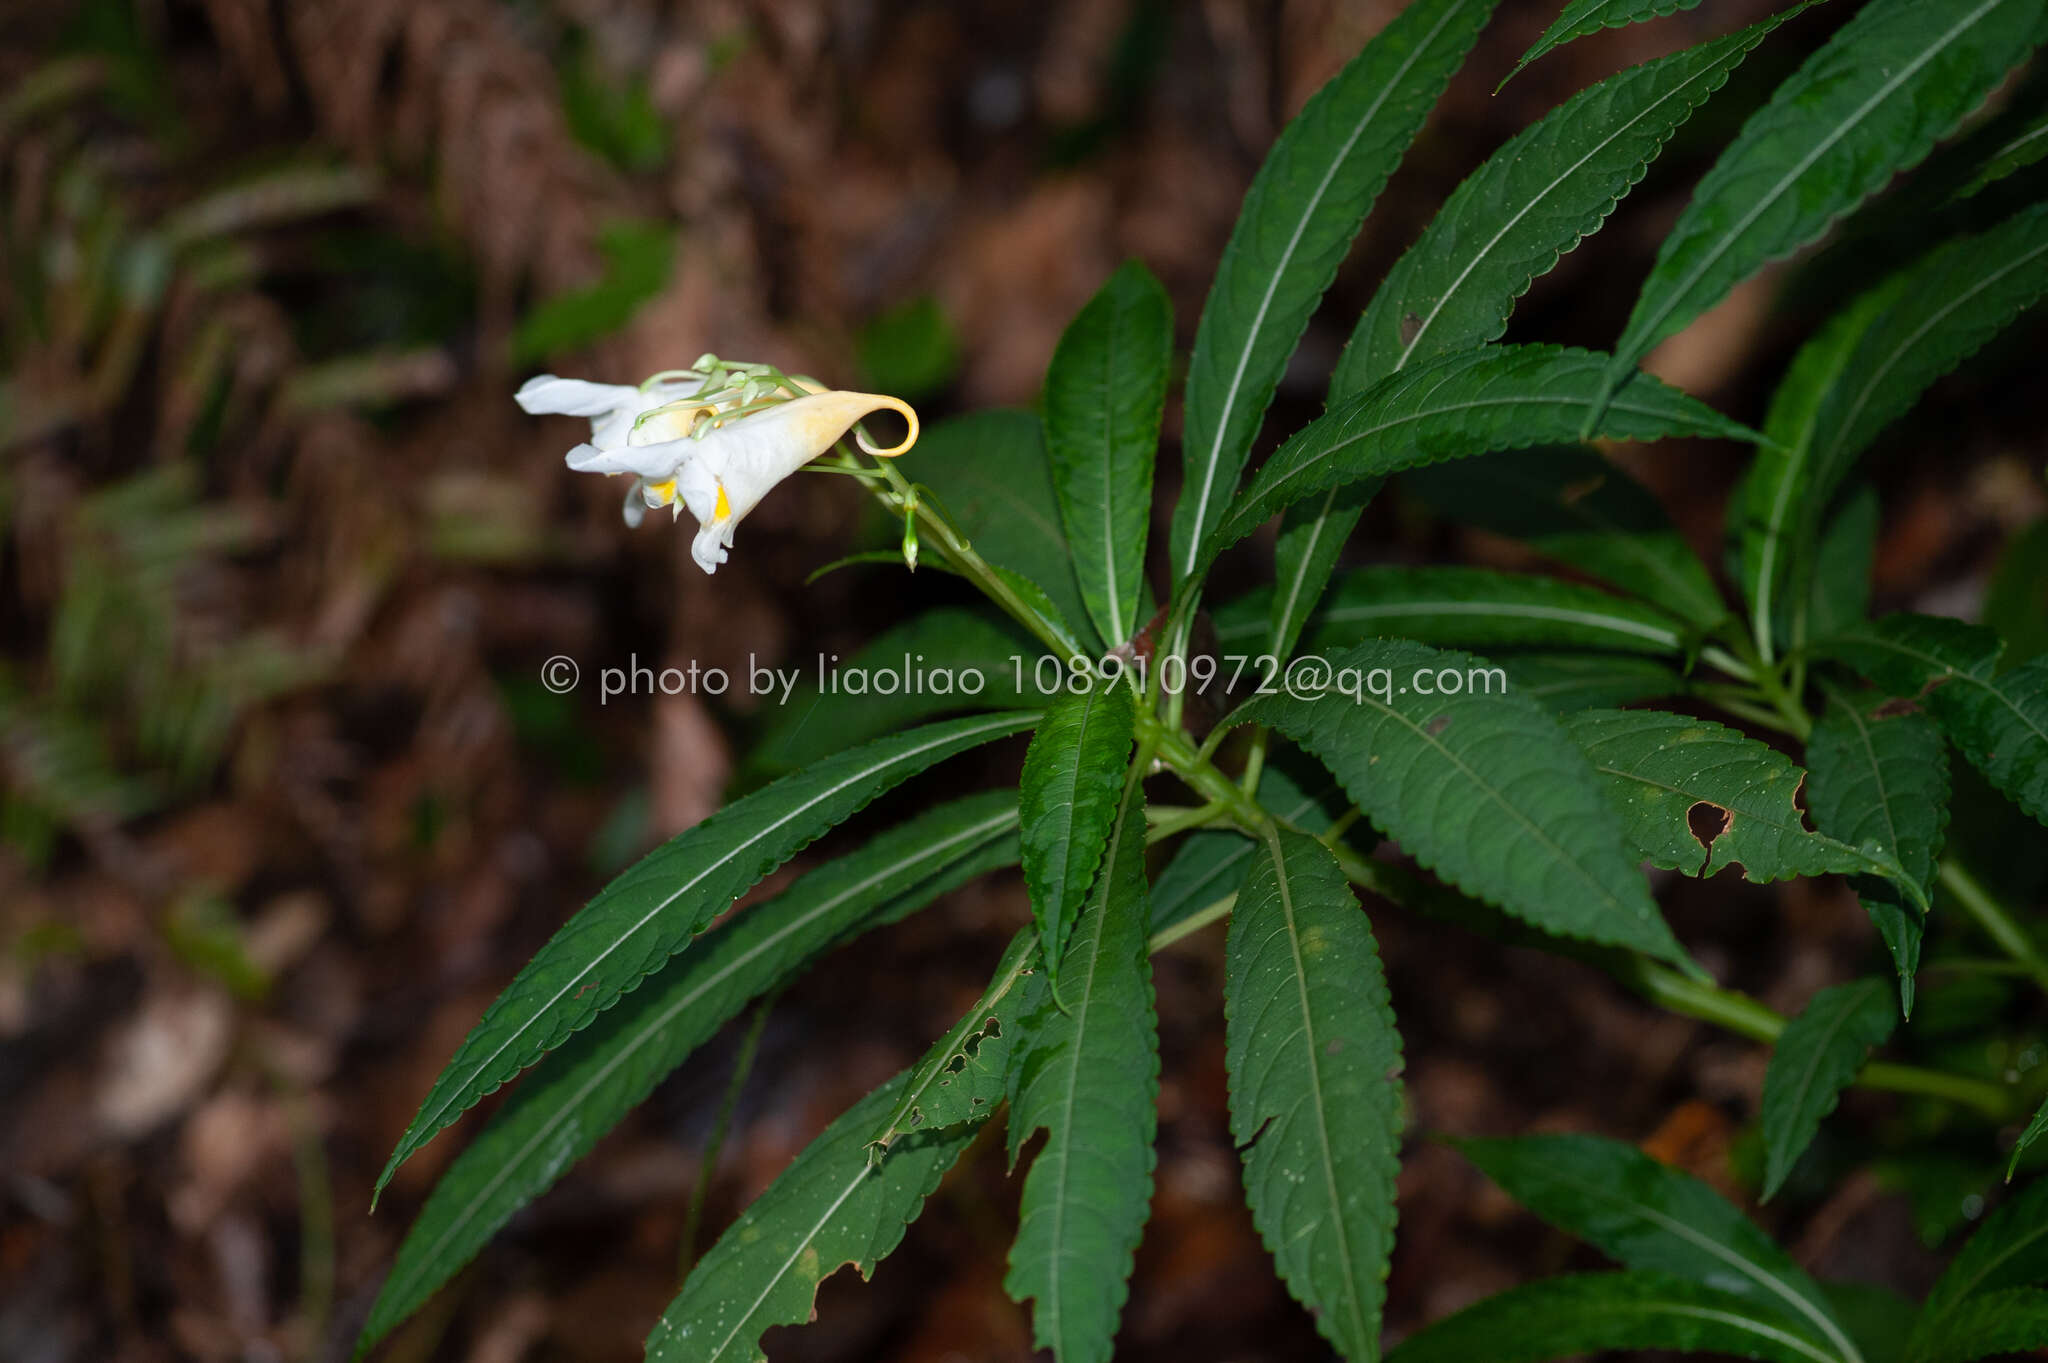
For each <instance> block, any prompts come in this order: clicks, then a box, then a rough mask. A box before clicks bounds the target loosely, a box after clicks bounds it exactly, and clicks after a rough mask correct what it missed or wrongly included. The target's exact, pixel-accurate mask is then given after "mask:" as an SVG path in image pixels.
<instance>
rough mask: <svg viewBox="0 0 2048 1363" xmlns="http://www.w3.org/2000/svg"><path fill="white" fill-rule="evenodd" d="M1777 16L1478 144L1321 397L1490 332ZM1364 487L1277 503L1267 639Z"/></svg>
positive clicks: (1324, 560)
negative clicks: (1285, 505)
mask: <svg viewBox="0 0 2048 1363" xmlns="http://www.w3.org/2000/svg"><path fill="white" fill-rule="evenodd" d="M1781 21H1782V16H1781V17H1780V18H1773V19H1767V20H1765V21H1764V22H1762V23H1760V24H1756V25H1754V26H1752V27H1750V28H1747V29H1745V30H1743V31H1742V32H1741V33H1737V34H1734V35H1732V36H1730V37H1727V38H1722V39H1720V40H1718V41H1716V42H1711V43H1706V44H1703V45H1702V46H1700V47H1697V48H1693V49H1691V50H1690V51H1686V52H1681V53H1678V54H1677V55H1675V56H1672V57H1666V58H1664V59H1662V60H1659V61H1654V62H1650V63H1648V64H1647V65H1644V66H1639V67H1636V68H1634V69H1632V70H1629V71H1624V72H1622V73H1621V74H1620V75H1617V76H1613V77H1610V78H1609V79H1607V80H1604V81H1602V82H1600V84H1598V85H1595V86H1594V87H1592V88H1591V89H1589V90H1585V91H1582V92H1580V93H1579V94H1578V95H1576V96H1574V97H1573V98H1571V99H1569V100H1567V101H1566V102H1565V103H1564V104H1563V105H1562V106H1560V107H1559V108H1557V109H1555V110H1553V111H1552V112H1551V113H1550V114H1549V115H1548V116H1546V117H1545V118H1544V119H1543V120H1542V122H1540V123H1538V124H1536V125H1535V126H1534V127H1532V128H1529V129H1528V130H1527V131H1525V132H1523V133H1522V134H1521V135H1520V136H1518V137H1516V138H1514V139H1513V140H1512V141H1510V142H1509V143H1508V144H1507V145H1506V146H1504V147H1502V148H1501V149H1500V150H1499V151H1498V152H1496V153H1494V155H1493V156H1492V157H1490V158H1488V160H1487V162H1486V164H1485V165H1483V166H1481V167H1480V168H1479V170H1478V171H1476V172H1475V173H1474V174H1473V175H1472V176H1471V177H1470V178H1468V179H1467V180H1466V181H1465V182H1464V183H1463V184H1462V185H1460V186H1458V188H1457V190H1456V191H1455V192H1454V193H1453V194H1452V195H1451V198H1450V200H1449V201H1448V202H1447V203H1446V204H1445V205H1444V207H1443V209H1442V211H1441V212H1439V213H1438V214H1437V216H1436V219H1435V221H1433V222H1432V223H1431V224H1430V226H1429V228H1428V230H1427V231H1425V232H1424V233H1423V235H1422V238H1421V239H1420V240H1419V241H1417V242H1416V243H1415V245H1414V246H1412V247H1410V248H1409V249H1408V251H1407V253H1406V254H1405V255H1403V256H1402V257H1401V259H1400V260H1399V261H1398V262H1397V263H1396V264H1395V266H1394V268H1393V270H1392V271H1390V272H1389V273H1388V275H1387V278H1386V281H1385V282H1384V283H1382V284H1381V285H1380V288H1379V290H1378V292H1377V293H1375V294H1374V295H1373V300H1372V303H1371V305H1370V306H1369V307H1368V308H1367V309H1366V311H1365V315H1364V316H1362V317H1360V318H1359V320H1358V325H1357V328H1356V329H1355V330H1354V331H1353V332H1352V334H1351V341H1350V343H1349V344H1348V345H1347V346H1346V347H1345V350H1344V355H1343V357H1342V359H1340V360H1339V362H1338V365H1337V372H1336V373H1335V375H1333V376H1332V378H1331V380H1330V401H1331V402H1332V403H1338V402H1342V401H1344V400H1345V399H1346V398H1350V397H1355V396H1356V395H1358V394H1359V393H1362V392H1364V391H1365V390H1366V389H1367V388H1369V387H1371V386H1372V385H1373V384H1374V383H1376V382H1378V381H1380V380H1381V379H1384V378H1385V377H1386V376H1388V375H1389V374H1393V373H1397V372H1399V371H1400V370H1402V369H1404V368H1406V367H1407V366H1408V365H1409V364H1411V363H1414V362H1418V361H1423V360H1429V359H1433V358H1435V357H1436V356H1438V355H1442V354H1447V353H1449V352H1451V351H1454V350H1464V349H1467V348H1469V347H1471V346H1476V345H1483V344H1485V343H1486V342H1489V341H1495V340H1498V339H1499V338H1500V336H1501V334H1502V332H1504V331H1505V330H1506V329H1507V319H1508V315H1509V313H1511V312H1512V311H1513V310H1514V304H1515V300H1516V299H1517V298H1519V297H1521V296H1522V294H1523V293H1524V292H1526V291H1527V290H1528V287H1529V285H1530V283H1531V282H1532V281H1533V280H1534V279H1535V278H1536V277H1537V276H1539V275H1542V274H1546V273H1548V272H1549V270H1550V269H1551V267H1552V266H1554V265H1555V264H1556V263H1557V261H1558V258H1559V257H1560V256H1561V255H1562V254H1564V253H1565V252H1567V251H1570V250H1572V249H1573V248H1575V247H1576V246H1577V245H1578V244H1579V242H1580V241H1582V240H1583V239H1584V238H1585V237H1586V236H1588V235H1589V234H1591V233H1593V232H1595V231H1597V230H1599V227H1600V225H1601V223H1602V222H1604V221H1605V220H1606V218H1607V215H1608V213H1610V212H1611V211H1612V210H1613V208H1614V205H1615V204H1616V203H1617V202H1619V201H1620V199H1621V197H1622V196H1623V195H1624V194H1626V193H1628V191H1629V189H1630V188H1631V187H1632V186H1633V185H1634V184H1635V182H1636V181H1637V180H1639V179H1641V178H1642V175H1643V171H1644V169H1645V168H1646V167H1647V166H1648V165H1649V163H1650V162H1651V160H1653V159H1654V158H1655V157H1656V155H1657V153H1658V152H1659V151H1661V150H1662V149H1663V146H1664V143H1665V141H1666V140H1668V139H1669V138H1670V136H1671V134H1672V133H1673V132H1674V131H1675V130H1676V129H1677V128H1678V127H1679V125H1680V124H1682V123H1684V122H1685V120H1686V119H1687V118H1688V117H1690V116H1691V114H1692V111H1693V110H1694V109H1696V108H1698V107H1699V105H1700V104H1701V103H1702V102H1703V101H1704V100H1705V99H1706V98H1707V96H1708V95H1710V94H1712V93H1713V92H1714V91H1715V90H1716V89H1718V88H1719V87H1720V86H1721V84H1722V83H1723V82H1725V81H1726V80H1727V78H1728V73H1729V72H1730V71H1732V70H1734V69H1735V67H1736V66H1737V65H1739V64H1740V63H1741V61H1742V59H1743V57H1745V56H1746V55H1748V53H1749V51H1750V49H1751V48H1753V47H1755V46H1756V45H1757V44H1758V43H1759V42H1761V41H1762V40H1763V38H1764V35H1765V34H1766V33H1768V32H1769V31H1770V30H1771V29H1772V28H1774V27H1776V26H1777V24H1778V23H1780V22H1781ZM1369 487H1370V485H1361V486H1359V487H1354V488H1351V489H1336V488H1333V489H1331V490H1330V491H1329V492H1326V493H1325V494H1323V495H1322V496H1321V497H1312V498H1310V499H1308V500H1307V501H1304V502H1301V503H1298V504H1296V505H1295V506H1293V507H1290V508H1289V509H1288V513H1287V523H1286V525H1285V526H1284V527H1283V529H1282V531H1281V535H1280V540H1279V543H1278V545H1277V546H1276V550H1275V557H1276V571H1275V574H1274V576H1275V580H1276V582H1277V583H1278V584H1279V585H1278V587H1277V588H1276V590H1275V592H1274V596H1273V627H1272V637H1271V641H1270V642H1269V644H1268V647H1267V651H1268V652H1271V653H1273V654H1275V655H1277V656H1281V657H1285V656H1286V655H1287V653H1288V652H1289V651H1290V650H1291V648H1292V646H1293V643H1294V637H1295V635H1296V634H1297V633H1298V632H1299V630H1300V628H1301V622H1302V619H1303V618H1304V617H1305V616H1306V615H1307V614H1308V612H1309V610H1310V609H1311V608H1312V607H1313V606H1314V605H1315V603H1316V601H1317V599H1318V598H1319V597H1320V596H1321V595H1322V590H1323V586H1324V584H1325V583H1326V582H1327V581H1328V580H1329V575H1330V570H1331V568H1332V567H1333V566H1334V564H1335V560H1336V549H1337V546H1339V545H1341V544H1342V543H1343V542H1344V540H1345V539H1347V538H1348V537H1349V536H1350V534H1351V531H1352V529H1353V527H1355V526H1356V525H1357V523H1358V515H1359V508H1360V507H1361V506H1362V505H1363V498H1361V497H1359V496H1358V495H1357V494H1358V493H1359V492H1361V491H1366V490H1367V489H1369ZM1347 503H1348V504H1347ZM1681 548H1683V545H1682V543H1681ZM1684 558H1685V559H1690V558H1691V555H1690V554H1689V553H1687V554H1685V555H1684ZM1689 568H1690V575H1688V576H1687V577H1686V579H1685V582H1684V585H1685V586H1686V587H1687V588H1688V589H1690V590H1691V592H1692V599H1691V601H1690V602H1688V605H1690V606H1691V607H1693V608H1694V609H1695V610H1697V609H1698V608H1699V604H1700V603H1701V602H1704V609H1705V611H1706V612H1708V613H1709V614H1708V619H1710V620H1711V619H1713V618H1716V617H1717V616H1718V614H1719V606H1720V600H1719V597H1718V596H1717V595H1716V594H1715V592H1714V588H1713V583H1712V582H1711V581H1710V580H1708V579H1707V577H1706V574H1705V572H1704V570H1702V569H1700V568H1699V566H1698V564H1697V563H1692V564H1690V565H1689ZM1645 594H1648V593H1647V592H1646V593H1645ZM1666 604H1669V603H1668V602H1667V603H1666Z"/></svg>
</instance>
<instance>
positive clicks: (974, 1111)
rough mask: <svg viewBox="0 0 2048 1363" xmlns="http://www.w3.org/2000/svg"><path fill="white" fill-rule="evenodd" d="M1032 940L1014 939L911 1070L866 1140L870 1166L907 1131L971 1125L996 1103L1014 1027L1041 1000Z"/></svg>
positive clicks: (1042, 992)
mask: <svg viewBox="0 0 2048 1363" xmlns="http://www.w3.org/2000/svg"><path fill="white" fill-rule="evenodd" d="M1038 967H1039V956H1038V938H1037V937H1036V935H1034V934H1032V933H1030V932H1020V933H1018V934H1017V935H1016V937H1014V938H1012V939H1011V941H1010V946H1009V949H1008V950H1007V951H1005V952H1004V953H1003V958H1002V960H1001V961H999V962H997V963H996V970H995V975H994V977H993V978H991V979H990V980H989V982H988V988H987V989H984V990H983V991H982V994H981V997H980V998H979V999H977V1000H976V1001H975V1004H974V1007H972V1008H970V1009H968V1010H967V1012H966V1013H965V1014H964V1015H963V1016H962V1017H961V1019H960V1020H959V1021H958V1022H956V1023H954V1024H953V1026H952V1028H951V1029H950V1030H949V1031H947V1033H946V1034H945V1035H944V1036H942V1037H940V1038H939V1039H938V1040H937V1041H935V1042H933V1043H932V1045H931V1048H930V1049H929V1050H927V1051H926V1052H925V1053H924V1058H923V1059H921V1060H919V1061H918V1062H917V1064H915V1065H913V1066H912V1067H911V1070H910V1079H909V1081H908V1082H907V1083H906V1084H904V1086H903V1091H902V1094H901V1096H899V1097H898V1098H897V1100H896V1105H895V1106H894V1107H893V1108H891V1109H890V1110H889V1118H888V1120H887V1121H885V1122H884V1123H883V1124H882V1128H881V1131H880V1132H879V1134H877V1135H876V1136H875V1139H874V1152H875V1156H874V1157H875V1158H876V1159H883V1158H886V1157H887V1152H888V1151H889V1149H890V1147H891V1146H893V1145H894V1144H895V1143H896V1141H898V1140H899V1139H901V1138H902V1137H903V1136H906V1135H908V1134H910V1133H911V1132H914V1131H929V1130H934V1129H936V1128H938V1127H943V1126H958V1125H959V1124H960V1123H962V1122H978V1121H980V1120H982V1119H983V1118H984V1117H987V1116H988V1115H989V1114H990V1113H992V1112H994V1111H995V1110H996V1108H997V1107H998V1106H999V1105H1000V1104H1001V1103H1002V1101H1003V1097H1004V1092H1005V1090H1004V1085H1005V1082H1006V1076H1007V1075H1008V1074H1009V1071H1010V1056H1011V1053H1012V1051H1013V1049H1014V1048H1015V1046H1016V1041H1017V1030H1018V1026H1017V1024H1018V1019H1020V1018H1022V1017H1023V1016H1025V1015H1026V1014H1027V1013H1029V1012H1030V1011H1031V1010H1032V1009H1034V1008H1036V1007H1037V1006H1038V1004H1039V1003H1040V1001H1041V1000H1042V999H1043V998H1044V996H1045V987H1044V983H1043V979H1044V977H1043V975H1042V974H1041V972H1040V970H1039V968H1038Z"/></svg>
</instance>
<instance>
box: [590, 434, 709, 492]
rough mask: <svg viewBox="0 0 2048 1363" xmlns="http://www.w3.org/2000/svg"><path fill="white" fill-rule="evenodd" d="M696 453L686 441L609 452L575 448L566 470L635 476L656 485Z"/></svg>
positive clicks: (693, 443) (609, 450) (672, 474)
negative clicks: (632, 474)
mask: <svg viewBox="0 0 2048 1363" xmlns="http://www.w3.org/2000/svg"><path fill="white" fill-rule="evenodd" d="M696 452H697V451H696V444H695V442H694V441H689V440H670V441H666V442H664V443H662V444H659V445H620V446H616V447H614V448H612V449H600V448H598V447H597V446H596V445H578V446H577V447H576V448H575V449H573V450H570V451H569V467H570V468H572V469H575V470H576V471H577V472H578V473H637V474H639V475H640V476H641V477H642V478H647V479H651V480H653V481H654V482H657V483H658V482H662V481H664V480H666V479H669V478H673V477H674V476H675V472H676V469H677V467H678V466H680V465H682V464H683V463H685V462H687V461H688V460H689V459H690V458H691V456H692V455H694V454H695V453H696Z"/></svg>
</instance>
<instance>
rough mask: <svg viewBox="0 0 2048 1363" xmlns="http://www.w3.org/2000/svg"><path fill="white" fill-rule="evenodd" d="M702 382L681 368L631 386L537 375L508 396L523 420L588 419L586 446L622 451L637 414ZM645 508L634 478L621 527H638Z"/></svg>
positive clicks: (642, 492)
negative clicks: (551, 416)
mask: <svg viewBox="0 0 2048 1363" xmlns="http://www.w3.org/2000/svg"><path fill="white" fill-rule="evenodd" d="M703 381H704V375H702V374H699V373H697V372H695V371H694V370H687V369H684V370H676V371H673V372H672V373H669V374H663V375H657V376H656V377H655V378H654V379H652V380H649V381H648V382H647V383H645V384H643V385H641V386H639V387H637V388H636V387H633V386H632V385H630V384H623V383H587V382H585V381H584V380H582V379H563V378H557V377H555V376H554V375H553V374H539V375H536V376H534V377H533V378H530V379H528V380H527V381H526V382H525V383H523V384H521V385H520V387H519V391H518V392H517V393H514V394H513V395H512V398H513V401H515V402H517V403H518V404H519V408H520V410H521V411H523V412H525V413H526V414H527V415H528V416H543V415H561V416H586V417H589V418H590V443H591V445H593V446H595V447H596V448H598V449H601V450H614V449H623V448H625V445H626V442H627V440H628V439H629V438H630V437H631V436H632V434H633V427H634V425H635V423H637V422H638V421H639V420H640V419H641V418H642V417H643V416H645V415H647V413H649V412H651V411H654V410H655V409H656V408H658V407H664V406H667V405H668V404H669V403H671V402H674V401H675V400H676V399H677V398H679V397H681V396H682V395H683V394H684V393H686V392H689V391H692V390H693V389H695V388H696V387H697V386H698V385H699V384H701V383H703ZM648 505H649V503H648V502H647V500H646V498H645V486H644V480H642V479H639V478H635V479H634V480H633V486H632V487H630V488H628V489H627V490H626V506H625V514H626V524H627V525H632V526H637V525H639V524H640V521H641V518H642V517H643V516H645V515H646V514H647V507H648ZM654 505H661V503H654Z"/></svg>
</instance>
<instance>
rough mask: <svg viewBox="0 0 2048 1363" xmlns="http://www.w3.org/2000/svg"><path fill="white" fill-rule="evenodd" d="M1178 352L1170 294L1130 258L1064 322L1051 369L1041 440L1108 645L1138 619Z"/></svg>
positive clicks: (1077, 565)
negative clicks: (1157, 464)
mask: <svg viewBox="0 0 2048 1363" xmlns="http://www.w3.org/2000/svg"><path fill="white" fill-rule="evenodd" d="M1172 357H1173V304H1172V303H1171V302H1170V301H1168V299H1167V297H1166V290H1165V289H1163V288H1161V287H1160V284H1159V281H1158V280H1157V279H1154V278H1153V277H1152V274H1151V272H1150V271H1149V270H1147V269H1146V268H1145V267H1144V266H1143V265H1140V264H1138V263H1137V262H1136V261H1132V262H1130V263H1129V264H1126V265H1125V266H1124V267H1123V268H1122V269H1120V270H1118V271H1117V272H1116V273H1115V274H1114V275H1111V276H1110V279H1109V282H1108V283H1107V284H1105V285H1103V286H1102V291H1101V292H1100V293H1098V294H1096V295H1095V297H1094V298H1093V299H1092V300H1091V301H1090V302H1089V304H1088V306H1087V307H1085V308H1083V309H1082V310H1081V315H1080V316H1079V317H1076V318H1075V319H1074V321H1073V324H1072V325H1071V326H1069V327H1068V328H1067V331H1066V334H1065V335H1064V336H1062V337H1061V338H1060V344H1059V348H1058V349H1057V350H1055V351H1054V352H1053V356H1052V367H1051V368H1050V369H1049V370H1048V371H1047V373H1046V376H1045V445H1046V451H1047V453H1048V454H1049V455H1050V456H1051V459H1052V482H1053V489H1054V491H1055V492H1056V493H1057V494H1058V496H1059V505H1060V520H1061V522H1062V523H1063V524H1064V525H1065V527H1066V532H1067V543H1068V544H1069V545H1071V546H1072V547H1073V551H1074V576H1075V577H1076V579H1078V580H1079V583H1080V587H1081V597H1082V599H1083V601H1085V602H1086V603H1087V606H1088V618H1089V619H1090V620H1092V621H1094V622H1095V629H1096V632H1097V633H1099V634H1100V635H1101V636H1102V638H1103V640H1104V641H1105V642H1106V643H1108V644H1110V645H1111V646H1112V647H1114V646H1115V645H1117V644H1120V643H1122V642H1123V641H1124V640H1126V639H1128V638H1130V637H1131V636H1132V635H1133V634H1135V633H1137V630H1138V625H1139V624H1140V623H1141V622H1140V621H1138V619H1137V618H1136V617H1137V613H1138V596H1139V589H1140V588H1141V587H1142V586H1143V585H1144V574H1145V539H1146V535H1147V534H1148V532H1149V531H1150V530H1151V528H1152V461H1153V456H1154V454H1155V453H1156V452H1157V449H1158V445H1159V417H1160V412H1161V410H1162V409H1163V408H1164V407H1165V405H1166V374H1167V369H1168V366H1169V363H1170V361H1171V360H1172Z"/></svg>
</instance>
